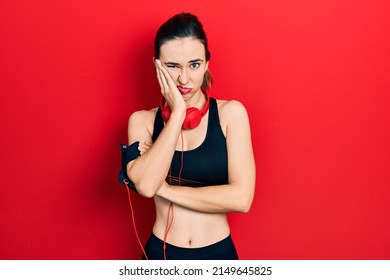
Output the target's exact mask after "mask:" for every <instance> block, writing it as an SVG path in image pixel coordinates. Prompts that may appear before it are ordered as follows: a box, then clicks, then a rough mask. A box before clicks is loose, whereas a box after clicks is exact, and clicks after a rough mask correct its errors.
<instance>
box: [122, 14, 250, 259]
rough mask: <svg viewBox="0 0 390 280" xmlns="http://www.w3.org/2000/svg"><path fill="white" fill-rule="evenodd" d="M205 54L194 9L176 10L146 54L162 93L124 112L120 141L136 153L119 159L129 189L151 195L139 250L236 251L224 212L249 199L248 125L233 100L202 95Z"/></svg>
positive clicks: (227, 255) (183, 255) (221, 255)
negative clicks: (147, 228) (155, 101)
mask: <svg viewBox="0 0 390 280" xmlns="http://www.w3.org/2000/svg"><path fill="white" fill-rule="evenodd" d="M209 60H210V52H209V50H208V46H207V38H206V34H205V32H204V30H203V26H202V24H201V23H200V22H199V21H198V18H197V17H196V16H194V15H192V14H189V13H181V14H177V15H175V16H173V17H172V18H170V19H169V20H168V21H166V22H165V23H164V24H163V25H162V26H161V27H160V28H159V30H158V32H157V35H156V38H155V57H154V58H153V61H154V64H155V68H156V76H157V80H158V82H159V84H160V87H161V94H162V101H161V104H160V107H158V108H154V109H151V110H145V111H138V112H135V113H133V114H132V115H131V116H130V119H129V127H128V138H129V139H128V140H129V144H130V146H128V147H126V148H129V147H134V146H135V147H136V148H137V149H138V151H139V153H138V151H137V155H136V156H135V157H130V158H128V159H127V160H126V159H125V162H124V164H123V166H124V169H125V177H126V178H127V179H128V180H129V181H130V182H131V184H132V185H133V186H135V190H136V191H137V192H138V193H139V194H140V195H143V196H146V197H153V198H154V201H155V206H156V221H155V223H154V226H153V232H152V234H151V237H150V238H149V240H148V242H147V244H146V246H145V253H144V255H143V258H148V259H164V258H165V259H204V260H205V259H220V260H221V259H238V255H237V252H236V249H235V246H234V243H233V241H232V238H231V236H230V229H229V224H228V221H227V213H229V212H242V213H246V212H248V211H249V208H250V206H251V203H252V199H253V195H254V188H255V163H254V157H253V151H252V143H251V135H250V126H249V120H248V116H247V112H246V110H245V108H244V106H243V105H242V104H241V103H239V102H237V101H224V100H216V99H214V98H211V97H209V96H208V95H207V89H208V88H209V87H210V84H211V75H210V72H209V70H208V66H209ZM134 158H135V159H134Z"/></svg>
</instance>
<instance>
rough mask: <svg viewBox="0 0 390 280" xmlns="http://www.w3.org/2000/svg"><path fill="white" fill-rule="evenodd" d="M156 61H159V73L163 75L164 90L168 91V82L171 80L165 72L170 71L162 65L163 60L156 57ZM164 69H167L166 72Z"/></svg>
mask: <svg viewBox="0 0 390 280" xmlns="http://www.w3.org/2000/svg"><path fill="white" fill-rule="evenodd" d="M156 63H157V65H158V68H159V70H160V72H159V74H160V77H161V82H162V84H163V86H164V92H165V93H167V91H168V90H169V84H168V83H169V80H168V79H167V77H166V74H165V72H168V71H167V70H166V69H165V68H164V67H163V66H162V64H161V61H160V60H159V59H156ZM164 70H165V72H164ZM169 77H170V76H169ZM171 79H172V78H171ZM172 82H173V81H172Z"/></svg>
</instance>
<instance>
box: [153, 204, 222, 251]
mask: <svg viewBox="0 0 390 280" xmlns="http://www.w3.org/2000/svg"><path fill="white" fill-rule="evenodd" d="M154 200H155V205H156V221H155V223H154V226H153V233H154V235H156V236H157V237H158V238H160V239H161V240H164V235H165V230H166V226H167V221H168V208H169V201H167V200H165V199H163V198H161V197H155V199H154ZM169 218H170V220H169V221H168V224H169V223H170V221H171V220H172V212H171V214H170V216H169ZM229 234H230V229H229V224H228V221H227V215H226V214H225V213H216V214H214V213H201V212H196V211H193V210H190V209H188V208H183V207H181V206H179V205H176V204H173V222H172V226H171V228H170V230H169V233H168V236H167V238H166V242H167V243H169V244H171V245H174V246H177V247H183V248H199V247H204V246H208V245H211V244H214V243H216V242H218V241H221V240H223V239H224V238H226V237H227V236H228V235H229Z"/></svg>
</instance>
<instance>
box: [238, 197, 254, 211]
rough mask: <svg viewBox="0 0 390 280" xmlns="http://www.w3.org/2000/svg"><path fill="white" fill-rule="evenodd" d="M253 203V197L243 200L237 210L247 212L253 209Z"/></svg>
mask: <svg viewBox="0 0 390 280" xmlns="http://www.w3.org/2000/svg"><path fill="white" fill-rule="evenodd" d="M251 205H252V200H251V199H246V200H243V201H242V202H241V203H240V205H239V206H238V209H237V210H238V211H237V212H240V213H243V214H246V213H248V212H249V210H250V209H251Z"/></svg>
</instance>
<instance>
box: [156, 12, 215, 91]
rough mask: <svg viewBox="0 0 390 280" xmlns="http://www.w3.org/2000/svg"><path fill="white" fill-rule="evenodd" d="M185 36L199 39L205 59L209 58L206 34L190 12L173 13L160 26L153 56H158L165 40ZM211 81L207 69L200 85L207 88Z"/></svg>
mask: <svg viewBox="0 0 390 280" xmlns="http://www.w3.org/2000/svg"><path fill="white" fill-rule="evenodd" d="M185 37H192V38H194V39H197V40H199V41H200V42H201V43H202V44H203V45H204V49H205V54H206V61H209V60H210V51H209V49H208V46H207V36H206V33H205V32H204V30H203V25H202V23H201V22H200V21H199V20H198V18H197V17H196V16H195V15H193V14H190V13H180V14H177V15H174V16H173V17H171V18H170V19H168V20H167V21H166V22H164V23H163V25H161V26H160V28H159V29H158V30H157V34H156V38H155V39H154V57H155V58H160V48H161V46H162V45H163V44H164V43H166V42H167V41H170V40H174V39H177V38H185ZM212 81H213V78H212V76H211V74H210V72H209V70H207V71H206V72H205V74H204V78H203V84H202V87H203V88H204V89H208V88H209V87H210V86H211V84H212Z"/></svg>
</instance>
